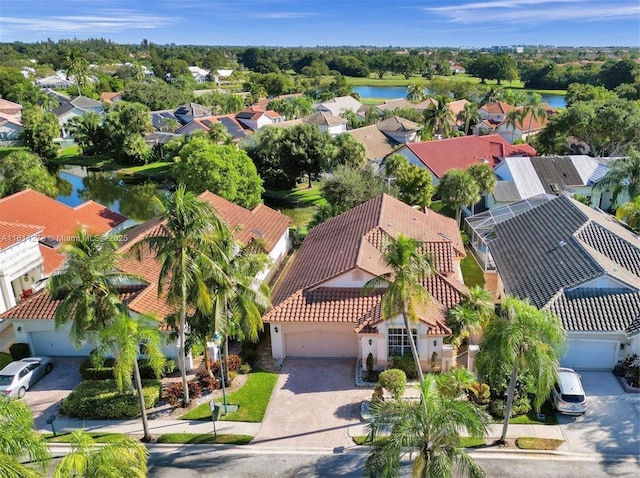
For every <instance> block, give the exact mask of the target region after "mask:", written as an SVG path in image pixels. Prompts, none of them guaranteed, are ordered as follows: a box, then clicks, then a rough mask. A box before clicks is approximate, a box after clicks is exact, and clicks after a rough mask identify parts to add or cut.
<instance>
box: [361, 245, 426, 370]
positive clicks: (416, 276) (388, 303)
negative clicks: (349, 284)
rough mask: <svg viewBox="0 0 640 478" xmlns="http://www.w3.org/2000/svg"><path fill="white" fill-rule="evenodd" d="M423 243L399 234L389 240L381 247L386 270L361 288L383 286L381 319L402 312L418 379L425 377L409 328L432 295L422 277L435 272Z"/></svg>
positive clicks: (387, 318) (370, 290)
mask: <svg viewBox="0 0 640 478" xmlns="http://www.w3.org/2000/svg"><path fill="white" fill-rule="evenodd" d="M421 248H422V244H420V242H418V241H417V240H415V239H413V238H411V237H406V236H403V235H402V234H400V235H398V237H397V238H396V239H395V240H393V241H391V242H390V243H389V244H388V245H387V246H386V248H385V250H384V255H383V258H384V262H385V265H386V266H387V267H388V269H389V272H385V273H384V274H381V275H379V276H378V277H374V278H373V279H371V280H370V281H368V282H367V283H366V284H365V285H364V288H363V291H364V292H365V293H370V292H372V291H373V290H374V289H376V288H379V287H382V286H386V290H385V292H384V295H383V296H382V303H381V311H382V318H383V320H390V319H392V318H394V317H397V316H398V315H402V319H403V320H404V327H405V331H406V334H407V339H408V341H409V346H410V348H411V354H412V355H413V361H414V363H415V366H416V372H417V373H418V379H419V380H420V382H422V381H423V380H424V375H423V374H422V367H421V366H420V357H419V356H418V350H417V348H416V343H415V340H413V334H412V332H411V324H415V323H417V322H418V314H419V311H420V310H423V309H424V308H425V307H426V306H427V305H428V303H429V302H431V301H432V298H431V295H430V294H429V292H428V291H427V290H426V289H425V288H424V286H423V284H424V281H425V280H426V279H427V278H428V277H429V276H431V275H432V274H433V273H434V272H435V266H434V262H433V260H432V258H431V257H430V256H429V255H428V254H423V253H422V252H421Z"/></svg>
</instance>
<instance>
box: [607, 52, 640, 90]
mask: <svg viewBox="0 0 640 478" xmlns="http://www.w3.org/2000/svg"><path fill="white" fill-rule="evenodd" d="M638 74H640V69H639V68H638V64H637V63H636V61H635V60H632V59H631V58H625V59H622V60H614V61H608V62H606V63H605V64H604V65H603V66H602V70H600V77H601V79H602V84H603V85H604V87H605V88H606V89H608V90H613V89H615V88H617V87H618V86H620V85H622V84H625V83H634V82H636V81H638Z"/></svg>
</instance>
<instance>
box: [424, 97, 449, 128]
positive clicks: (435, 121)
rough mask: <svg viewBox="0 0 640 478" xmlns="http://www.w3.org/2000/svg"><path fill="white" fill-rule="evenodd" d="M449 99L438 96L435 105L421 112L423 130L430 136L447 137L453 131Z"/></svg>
mask: <svg viewBox="0 0 640 478" xmlns="http://www.w3.org/2000/svg"><path fill="white" fill-rule="evenodd" d="M450 101H451V99H450V98H447V97H446V96H438V97H437V98H436V100H435V103H432V104H431V105H429V107H428V108H427V109H426V110H424V111H423V113H422V114H423V117H424V124H425V128H426V129H427V131H428V132H429V133H430V134H434V133H435V134H439V135H442V136H443V137H445V138H446V137H449V136H451V134H452V131H453V123H454V118H453V113H452V111H451V108H449V102H450Z"/></svg>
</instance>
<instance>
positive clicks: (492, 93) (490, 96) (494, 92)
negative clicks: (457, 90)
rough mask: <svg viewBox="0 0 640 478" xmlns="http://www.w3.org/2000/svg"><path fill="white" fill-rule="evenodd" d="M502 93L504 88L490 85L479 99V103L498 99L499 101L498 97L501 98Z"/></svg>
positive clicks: (495, 101) (484, 103)
mask: <svg viewBox="0 0 640 478" xmlns="http://www.w3.org/2000/svg"><path fill="white" fill-rule="evenodd" d="M503 94H504V90H503V89H502V88H497V87H493V86H492V87H490V88H489V89H488V90H487V92H486V93H485V94H484V96H483V97H482V100H480V105H481V106H483V105H486V104H487V103H497V102H498V101H500V99H502V96H503Z"/></svg>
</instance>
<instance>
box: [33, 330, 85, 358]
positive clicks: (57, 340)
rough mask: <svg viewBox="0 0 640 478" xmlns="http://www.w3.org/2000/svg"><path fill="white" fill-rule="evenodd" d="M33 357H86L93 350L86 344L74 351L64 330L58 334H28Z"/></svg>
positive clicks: (48, 332)
mask: <svg viewBox="0 0 640 478" xmlns="http://www.w3.org/2000/svg"><path fill="white" fill-rule="evenodd" d="M29 336H30V339H31V347H32V348H33V350H32V353H33V355H50V356H52V357H70V356H86V355H89V353H91V351H92V350H93V349H94V348H95V345H93V344H87V345H84V346H83V347H80V349H78V350H76V349H75V348H74V346H73V345H71V342H70V341H69V334H68V332H66V331H65V330H62V331H58V332H50V331H46V332H30V333H29Z"/></svg>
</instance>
